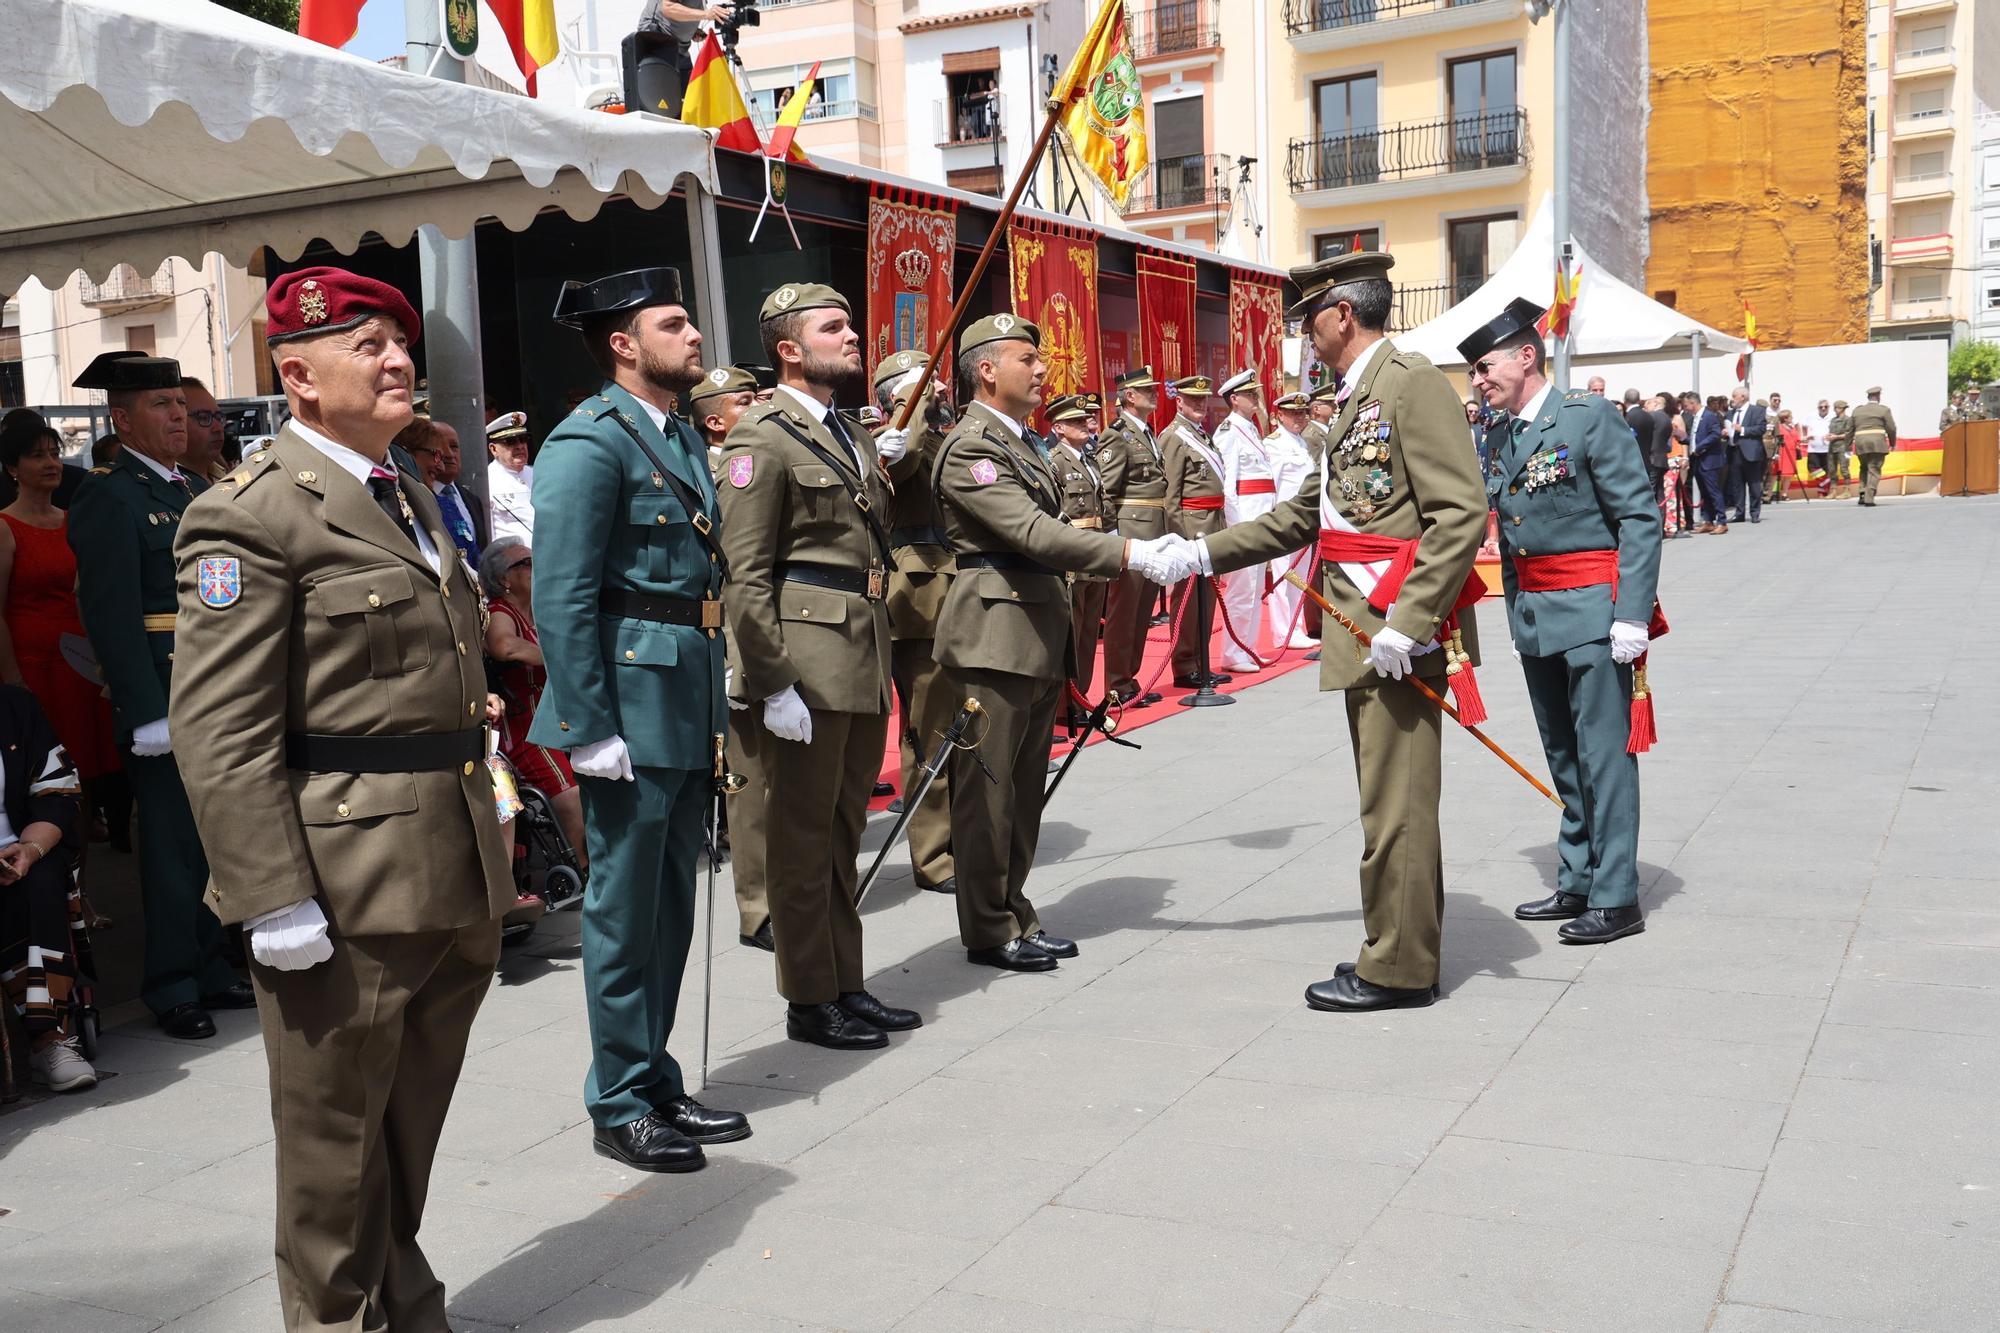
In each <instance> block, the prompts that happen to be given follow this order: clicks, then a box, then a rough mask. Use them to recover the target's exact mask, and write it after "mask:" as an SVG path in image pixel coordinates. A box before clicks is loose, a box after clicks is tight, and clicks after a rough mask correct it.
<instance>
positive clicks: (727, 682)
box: [722, 667, 750, 713]
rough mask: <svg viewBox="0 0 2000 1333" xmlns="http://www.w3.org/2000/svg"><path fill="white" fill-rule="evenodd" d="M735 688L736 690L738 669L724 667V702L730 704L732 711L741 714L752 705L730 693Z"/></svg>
mask: <svg viewBox="0 0 2000 1333" xmlns="http://www.w3.org/2000/svg"><path fill="white" fill-rule="evenodd" d="M734 688H736V668H735V667H724V668H723V669H722V702H724V703H726V704H728V705H729V707H730V709H731V710H732V711H734V712H738V713H740V712H742V711H743V710H744V709H746V708H748V707H749V706H750V705H749V704H747V703H745V702H744V701H743V700H741V699H738V698H737V697H736V696H735V695H733V694H731V693H730V691H731V690H732V689H734Z"/></svg>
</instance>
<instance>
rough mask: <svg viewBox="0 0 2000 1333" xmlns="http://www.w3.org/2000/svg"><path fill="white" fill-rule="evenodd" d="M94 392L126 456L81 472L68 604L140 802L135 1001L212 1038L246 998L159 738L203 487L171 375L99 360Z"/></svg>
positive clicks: (114, 357)
mask: <svg viewBox="0 0 2000 1333" xmlns="http://www.w3.org/2000/svg"><path fill="white" fill-rule="evenodd" d="M76 387H77V388H79V389H102V390H104V392H105V394H106V396H107V398H108V399H109V402H110V406H111V424H112V426H113V427H114V428H115V429H116V430H117V432H118V439H119V441H120V442H121V443H122V444H123V445H124V448H123V449H121V450H120V451H119V453H118V457H117V458H116V459H115V460H114V461H113V462H112V463H111V464H110V465H109V466H107V467H101V468H93V469H91V475H90V476H89V477H88V478H86V479H85V481H84V482H83V484H82V485H80V486H79V487H77V492H76V498H75V499H74V500H72V501H71V502H70V507H69V544H70V546H71V547H72V548H73V549H74V550H75V552H76V585H77V604H78V606H79V607H80V608H81V610H82V612H83V628H84V631H85V632H86V633H87V634H88V635H89V636H90V646H91V651H92V652H94V653H95V654H96V655H97V663H98V669H99V670H100V671H101V672H102V673H103V675H104V680H105V683H106V684H107V685H108V686H109V687H110V691H111V711H112V715H113V717H114V719H115V720H116V722H117V724H118V747H119V752H120V754H121V755H122V757H123V758H124V761H125V772H126V773H127V775H129V777H130V780H131V783H132V792H133V795H134V796H135V797H136V798H137V799H138V802H139V892H140V894H141V896H142V900H143V901H144V903H145V909H146V912H145V915H146V961H145V976H144V978H143V980H142V981H141V983H140V995H141V997H142V998H143V999H144V1000H145V1001H146V1007H147V1008H149V1009H151V1010H152V1011H153V1016H154V1017H155V1018H157V1019H158V1020H159V1023H160V1026H161V1028H163V1029H164V1030H165V1031H166V1032H167V1034H168V1035H169V1036H174V1037H212V1036H214V1035H215V1020H214V1019H213V1018H211V1017H210V1016H209V1010H211V1009H249V1008H252V1007H254V1006H255V1005H256V1003H257V996H256V992H254V991H253V990H251V989H250V983H249V982H247V981H244V980H242V979H240V978H239V977H238V976H237V975H236V973H235V972H234V971H233V970H232V969H231V968H230V966H229V964H228V963H227V962H226V961H224V959H223V956H222V927H221V925H220V924H219V923H218V922H217V921H216V919H215V913H213V912H211V911H210V910H209V909H208V908H207V907H206V906H204V905H203V904H202V900H201V896H202V892H203V890H205V889H206V888H207V887H208V858H207V857H206V856H205V855H203V853H202V847H201V836H200V834H198V833H197V832H196V831H195V822H194V814H193V812H192V811H191V810H190V809H189V808H188V798H187V788H186V787H184V786H183V785H182V783H181V774H180V769H179V767H178V766H177V765H176V763H175V761H174V755H173V748H174V747H173V738H172V736H171V735H170V734H169V731H168V727H167V687H168V682H169V680H170V678H171V677H172V675H173V660H174V612H175V600H174V535H175V534H176V533H178V532H179V531H180V522H181V513H182V511H184V510H185V509H186V508H187V506H188V504H189V502H190V501H192V500H193V499H194V497H195V496H197V495H199V494H201V493H202V492H203V491H205V490H207V489H208V486H209V483H208V482H207V481H206V480H204V479H203V478H200V477H195V476H190V475H188V474H186V473H183V472H182V471H181V470H180V468H179V467H178V466H176V464H177V462H178V460H179V459H180V457H181V455H182V453H184V452H185V451H186V449H187V403H186V400H185V399H184V398H183V397H182V396H181V367H180V363H179V362H178V361H173V360H170V359H168V358H167V357H155V356H141V355H139V354H138V353H135V352H107V353H105V354H104V355H103V356H100V357H98V358H97V359H96V360H95V361H93V362H91V363H90V365H89V367H88V368H86V369H85V370H84V372H83V374H82V375H81V376H79V377H78V378H77V380H76Z"/></svg>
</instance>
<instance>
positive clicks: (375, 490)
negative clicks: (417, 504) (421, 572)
mask: <svg viewBox="0 0 2000 1333" xmlns="http://www.w3.org/2000/svg"><path fill="white" fill-rule="evenodd" d="M368 489H369V491H370V492H371V493H372V494H373V495H374V496H375V503H376V504H377V505H378V506H380V507H381V510H382V512H383V513H385V514H387V515H388V516H389V521H390V522H391V523H394V524H395V525H396V526H397V527H398V528H401V529H402V530H403V535H404V536H405V537H408V538H409V539H410V545H412V546H415V545H416V544H417V525H416V521H415V520H416V515H415V514H413V513H411V512H410V502H409V501H408V500H406V499H404V498H403V490H402V488H401V487H400V486H398V485H397V484H396V474H395V473H393V472H391V471H389V470H388V469H387V468H379V467H378V468H376V469H375V470H374V471H373V472H371V473H369V474H368Z"/></svg>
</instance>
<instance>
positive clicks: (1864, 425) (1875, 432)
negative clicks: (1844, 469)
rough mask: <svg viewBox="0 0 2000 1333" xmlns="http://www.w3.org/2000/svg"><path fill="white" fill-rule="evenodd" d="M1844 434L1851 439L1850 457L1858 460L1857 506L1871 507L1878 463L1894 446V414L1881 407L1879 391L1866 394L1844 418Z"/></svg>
mask: <svg viewBox="0 0 2000 1333" xmlns="http://www.w3.org/2000/svg"><path fill="white" fill-rule="evenodd" d="M1847 426H1848V433H1849V434H1850V435H1851V436H1852V437H1853V440H1854V456H1855V457H1856V458H1858V459H1860V460H1861V495H1860V497H1859V498H1858V499H1856V500H1855V503H1856V504H1858V505H1865V506H1866V507H1868V508H1870V509H1873V508H1874V507H1875V488H1876V487H1877V486H1880V485H1881V484H1882V460H1883V459H1885V458H1887V457H1888V456H1889V454H1890V453H1891V452H1892V451H1893V450H1894V449H1895V447H1896V414H1895V413H1893V412H1891V411H1890V410H1889V409H1888V408H1887V407H1884V406H1883V405H1882V389H1881V386H1879V385H1877V386H1876V387H1874V388H1871V389H1870V390H1869V391H1868V401H1867V402H1865V403H1862V404H1861V405H1860V406H1859V407H1856V408H1855V409H1854V411H1853V412H1851V413H1849V414H1848V418H1847Z"/></svg>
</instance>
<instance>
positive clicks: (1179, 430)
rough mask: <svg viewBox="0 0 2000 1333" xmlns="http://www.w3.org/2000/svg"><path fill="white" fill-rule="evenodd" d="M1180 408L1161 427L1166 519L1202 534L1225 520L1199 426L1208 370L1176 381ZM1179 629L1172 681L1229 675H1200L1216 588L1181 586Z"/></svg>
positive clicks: (1189, 683)
mask: <svg viewBox="0 0 2000 1333" xmlns="http://www.w3.org/2000/svg"><path fill="white" fill-rule="evenodd" d="M1174 392H1175V394H1176V395H1177V399H1176V401H1177V403H1178V405H1179V409H1180V410H1179V412H1178V414H1177V415H1176V416H1175V417H1174V419H1173V420H1172V421H1170V422H1168V423H1167V428H1166V429H1165V430H1164V431H1161V432H1160V459H1161V467H1162V470H1163V471H1164V472H1165V474H1166V478H1167V524H1168V526H1169V527H1170V528H1171V529H1172V531H1173V532H1174V534H1175V535H1176V536H1180V537H1189V538H1192V537H1205V536H1207V535H1208V534H1210V533H1213V532H1220V531H1222V529H1223V528H1224V527H1226V526H1227V525H1228V521H1229V520H1228V516H1227V515H1226V514H1225V513H1224V512H1223V495H1222V476H1223V464H1222V456H1221V455H1220V454H1219V453H1217V452H1216V450H1215V445H1214V444H1213V443H1211V442H1210V440H1209V438H1208V432H1207V431H1206V430H1203V429H1202V425H1201V423H1202V415H1203V413H1204V412H1205V411H1206V410H1207V407H1208V400H1209V397H1210V395H1211V394H1212V393H1213V392H1214V386H1213V385H1212V384H1211V383H1210V382H1209V378H1208V376H1206V375H1189V376H1188V377H1187V378H1185V379H1179V380H1175V381H1174ZM1177 605H1178V606H1179V609H1180V617H1181V626H1180V633H1179V634H1178V635H1177V636H1175V638H1174V656H1173V663H1174V685H1175V687H1176V688H1178V689H1184V690H1186V689H1199V688H1201V687H1202V686H1203V685H1221V684H1223V683H1224V682H1226V681H1228V680H1229V679H1230V678H1229V677H1228V676H1226V675H1224V674H1223V673H1221V672H1220V671H1213V670H1211V671H1209V672H1208V673H1207V674H1206V676H1204V675H1203V667H1202V659H1203V653H1204V650H1205V649H1206V647H1207V638H1208V636H1209V635H1210V634H1211V633H1212V632H1213V630H1214V626H1215V588H1214V586H1213V585H1212V584H1210V582H1209V581H1208V580H1207V579H1195V580H1194V581H1193V582H1192V583H1191V584H1189V586H1188V587H1186V588H1183V589H1182V590H1181V596H1180V599H1179V601H1178V603H1177Z"/></svg>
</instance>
